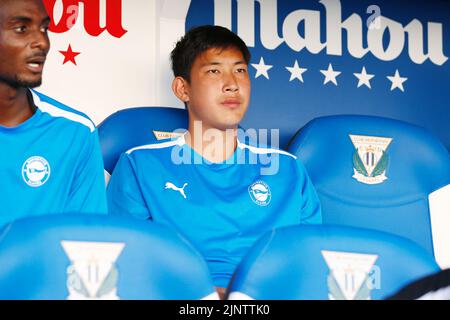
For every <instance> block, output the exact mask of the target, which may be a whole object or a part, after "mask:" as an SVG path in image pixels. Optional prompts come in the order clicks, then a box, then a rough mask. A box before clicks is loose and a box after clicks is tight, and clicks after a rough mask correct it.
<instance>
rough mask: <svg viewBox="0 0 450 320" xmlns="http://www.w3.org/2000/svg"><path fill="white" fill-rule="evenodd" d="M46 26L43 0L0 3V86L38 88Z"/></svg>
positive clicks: (45, 50) (46, 41)
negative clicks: (3, 84) (4, 84)
mask: <svg viewBox="0 0 450 320" xmlns="http://www.w3.org/2000/svg"><path fill="white" fill-rule="evenodd" d="M49 23H50V18H49V16H48V14H47V12H46V10H45V7H44V5H43V3H42V0H0V84H1V83H6V84H7V85H9V86H12V87H15V88H19V87H36V86H39V85H40V84H41V82H42V71H43V67H44V62H45V58H46V56H47V53H48V51H49V49H50V42H49V39H48V35H47V28H48V25H49Z"/></svg>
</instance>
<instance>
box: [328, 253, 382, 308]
mask: <svg viewBox="0 0 450 320" xmlns="http://www.w3.org/2000/svg"><path fill="white" fill-rule="evenodd" d="M322 256H323V258H324V260H325V262H326V264H327V266H328V268H329V269H330V273H329V275H328V277H327V285H328V298H329V299H330V300H371V295H370V294H371V290H372V282H371V279H370V278H369V274H370V271H371V270H372V267H374V264H375V262H376V260H377V259H378V255H373V254H359V253H347V252H334V251H322Z"/></svg>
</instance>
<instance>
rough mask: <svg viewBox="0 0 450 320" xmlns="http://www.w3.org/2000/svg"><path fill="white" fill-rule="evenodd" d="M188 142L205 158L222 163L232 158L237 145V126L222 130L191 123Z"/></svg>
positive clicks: (187, 137)
mask: <svg viewBox="0 0 450 320" xmlns="http://www.w3.org/2000/svg"><path fill="white" fill-rule="evenodd" d="M185 140H186V143H187V144H188V145H189V146H190V147H191V148H192V149H194V150H195V151H196V152H197V153H198V154H200V155H201V156H202V157H203V158H204V159H206V160H208V161H210V162H213V163H221V162H224V161H225V160H227V159H228V158H230V157H231V156H232V155H233V153H234V151H235V150H236V147H237V128H235V129H227V130H221V129H216V128H203V127H201V126H197V125H195V124H192V125H189V129H188V133H187V134H186V136H185Z"/></svg>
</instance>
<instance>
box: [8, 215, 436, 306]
mask: <svg viewBox="0 0 450 320" xmlns="http://www.w3.org/2000/svg"><path fill="white" fill-rule="evenodd" d="M437 270H439V267H438V265H437V264H436V263H435V261H434V258H433V256H432V255H431V254H429V253H428V252H426V250H424V249H423V248H421V247H420V246H418V245H417V244H415V243H413V242H412V241H409V240H406V239H403V238H401V237H398V236H394V235H389V234H385V233H382V232H378V231H373V230H364V229H356V228H349V227H330V226H324V225H319V226H293V227H286V228H280V229H275V230H273V231H272V232H269V233H268V234H266V235H264V236H263V237H262V238H261V239H260V240H259V241H257V243H256V244H255V245H254V246H253V247H252V248H251V249H250V250H249V252H248V254H247V255H246V256H245V257H244V258H243V260H242V262H241V263H240V264H239V266H238V268H237V270H236V272H235V274H234V276H233V278H232V280H231V282H230V286H229V288H228V298H229V299H230V300H236V299H239V300H243V299H245V300H248V299H264V300H277V299H286V300H294V299H295V300H297V299H298V300H300V299H301V300H303V299H308V300H310V299H320V300H326V299H340V300H344V299H345V300H351V299H361V300H367V299H384V298H386V297H388V296H389V295H392V294H394V293H395V292H396V291H397V290H399V289H400V288H402V287H404V286H405V285H407V284H409V283H410V282H412V281H414V280H416V279H419V278H421V277H424V276H428V275H430V274H433V273H435V272H436V271H437ZM0 299H4V300H16V299H20V300H24V299H33V300H42V299H44V300H49V299H51V300H62V299H69V300H85V299H87V300H94V299H103V300H106V299H108V300H116V299H146V300H153V299H156V300H172V299H176V300H197V299H218V295H217V293H216V292H215V290H214V287H213V284H212V280H211V277H210V275H209V270H208V268H207V265H206V263H205V262H204V260H203V258H202V257H201V255H200V254H199V253H197V252H196V250H195V249H194V248H193V247H192V246H191V245H190V244H189V243H187V241H185V240H184V239H183V238H181V237H180V236H179V235H177V234H176V233H175V232H173V231H172V230H169V229H168V228H166V227H163V226H161V225H158V224H157V223H152V222H146V221H138V220H136V219H132V218H124V217H109V216H103V215H99V216H96V215H85V214H83V215H80V214H78V215H76V214H74V215H48V216H38V217H31V218H24V219H21V220H17V221H15V222H12V223H10V224H9V225H7V226H6V227H5V228H3V229H2V230H1V231H0Z"/></svg>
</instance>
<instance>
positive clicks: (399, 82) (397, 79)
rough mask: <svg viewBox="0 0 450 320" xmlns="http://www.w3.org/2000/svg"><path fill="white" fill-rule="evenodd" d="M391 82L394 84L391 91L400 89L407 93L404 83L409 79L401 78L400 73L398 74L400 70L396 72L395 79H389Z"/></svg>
mask: <svg viewBox="0 0 450 320" xmlns="http://www.w3.org/2000/svg"><path fill="white" fill-rule="evenodd" d="M387 78H388V79H389V81H391V82H392V86H391V91H393V90H394V89H396V88H398V89H400V90H402V92H405V88H403V83H404V82H405V81H406V80H408V78H403V77H400V73H399V72H398V69H397V70H396V71H395V75H394V76H393V77H387Z"/></svg>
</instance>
